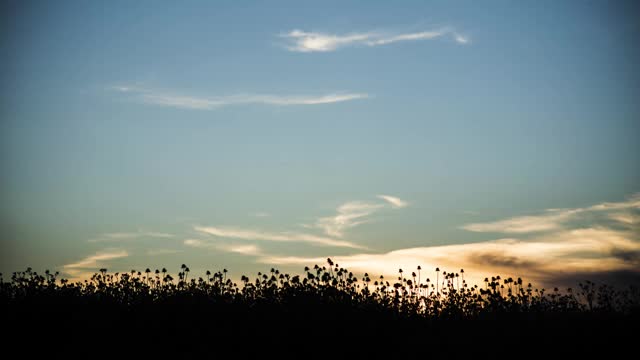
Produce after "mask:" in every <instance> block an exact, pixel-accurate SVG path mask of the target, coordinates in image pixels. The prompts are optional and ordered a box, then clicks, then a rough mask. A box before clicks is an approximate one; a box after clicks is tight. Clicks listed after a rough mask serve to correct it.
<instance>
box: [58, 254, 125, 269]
mask: <svg viewBox="0 0 640 360" xmlns="http://www.w3.org/2000/svg"><path fill="white" fill-rule="evenodd" d="M127 256H129V253H127V251H126V250H102V251H99V252H97V253H95V254H94V255H90V256H87V257H86V258H84V259H82V260H80V261H78V262H75V263H71V264H67V265H64V268H65V269H78V268H81V269H90V268H97V267H99V266H101V264H102V263H103V262H105V261H109V260H113V259H119V258H123V257H127Z"/></svg>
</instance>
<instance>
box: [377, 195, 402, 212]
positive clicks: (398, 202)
mask: <svg viewBox="0 0 640 360" xmlns="http://www.w3.org/2000/svg"><path fill="white" fill-rule="evenodd" d="M378 198H380V199H382V200H384V201H386V202H388V203H389V204H391V207H393V208H394V209H400V208H403V207H407V206H409V203H408V202H406V201H404V200H402V199H400V198H397V197H395V196H391V195H378Z"/></svg>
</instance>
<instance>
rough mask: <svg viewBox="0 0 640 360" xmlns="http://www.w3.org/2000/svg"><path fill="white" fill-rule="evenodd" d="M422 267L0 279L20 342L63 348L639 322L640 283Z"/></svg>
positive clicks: (490, 338)
mask: <svg viewBox="0 0 640 360" xmlns="http://www.w3.org/2000/svg"><path fill="white" fill-rule="evenodd" d="M421 270H422V269H421V268H420V267H418V268H417V269H415V271H409V272H410V273H411V274H410V276H407V273H409V272H404V271H402V269H400V270H399V272H398V278H397V279H396V280H395V281H389V279H385V278H384V277H382V276H380V277H375V278H374V277H373V276H370V275H369V274H364V275H363V276H361V277H358V276H356V275H354V274H353V273H351V272H349V271H348V270H347V269H344V268H341V267H339V266H338V264H334V263H333V262H332V261H331V260H330V259H328V264H327V265H325V266H319V265H316V266H314V267H313V268H305V270H304V273H303V275H290V274H285V273H281V272H280V271H279V270H277V269H271V271H270V272H268V273H264V274H263V273H258V276H257V278H254V279H250V278H249V277H247V276H242V277H241V281H240V283H235V282H233V281H232V280H231V279H230V278H229V276H228V273H227V270H226V269H225V270H223V271H218V272H215V273H212V272H210V271H207V272H206V274H205V275H204V276H203V277H194V276H192V274H191V273H190V270H189V268H188V267H187V266H186V265H182V267H181V270H180V272H179V273H178V275H177V279H174V278H173V277H172V276H171V275H170V274H169V273H168V272H167V271H166V269H162V270H155V271H152V270H151V269H146V270H145V271H141V272H139V271H136V270H132V271H131V272H127V273H109V272H108V271H107V270H106V269H101V270H100V271H99V272H98V273H96V274H95V275H93V276H92V277H91V279H89V280H86V281H82V282H75V283H73V282H69V281H67V280H65V279H61V278H59V276H58V274H57V273H56V274H54V273H51V272H49V271H47V272H45V273H44V274H38V273H36V272H34V271H32V269H27V270H26V271H24V272H17V273H14V274H13V275H12V276H11V279H10V280H9V281H5V280H4V279H0V305H1V306H2V309H3V311H2V316H3V318H4V319H5V322H4V324H5V325H3V327H5V330H9V332H8V333H9V334H13V335H10V338H11V336H14V338H11V340H12V341H20V340H21V339H22V337H21V335H19V334H24V333H27V334H28V333H32V332H33V331H34V330H37V331H39V332H42V333H43V334H47V335H46V337H43V338H40V341H41V342H42V343H47V344H53V345H49V346H51V351H52V352H63V351H62V350H63V349H64V348H65V347H64V344H65V343H66V344H74V341H76V342H79V343H77V344H76V346H85V345H86V346H88V348H89V349H92V348H93V346H99V347H102V348H104V347H105V346H106V344H109V349H113V348H112V346H121V345H123V344H128V345H131V344H136V346H138V345H139V346H142V347H141V348H139V349H138V350H141V349H142V350H144V351H143V352H153V351H159V352H162V353H167V352H180V353H189V352H197V353H205V354H209V355H211V354H221V353H219V352H218V351H222V350H221V349H223V348H224V346H222V347H220V348H218V345H219V344H221V343H228V344H242V343H246V345H247V346H245V347H241V348H240V350H242V351H244V352H247V353H249V352H251V351H256V353H264V352H265V351H266V350H267V349H269V350H275V349H279V348H281V347H283V346H285V347H286V345H287V344H290V345H291V344H297V345H305V346H306V348H307V349H316V348H317V349H325V348H341V347H345V346H346V347H347V348H349V349H352V350H355V349H360V350H359V351H366V350H372V349H376V348H377V347H380V348H378V350H377V351H375V352H374V353H375V354H381V353H382V351H385V352H386V351H391V352H394V351H401V350H408V349H413V347H416V348H417V349H418V348H421V347H422V346H427V347H428V348H429V349H430V351H432V352H433V353H435V352H438V351H441V350H444V349H446V348H447V346H460V345H469V346H479V347H482V346H494V345H491V344H495V343H496V342H498V343H503V344H528V343H535V344H537V345H540V344H547V345H549V346H551V345H553V344H555V345H553V346H557V345H558V343H556V341H558V340H559V339H562V341H561V343H560V344H563V343H564V344H574V343H576V342H578V341H580V342H586V343H589V342H597V344H600V345H603V344H614V343H615V344H617V347H612V348H613V349H621V347H620V346H622V348H623V347H624V345H625V344H627V345H630V344H631V342H630V341H629V342H627V343H625V341H624V339H627V337H631V336H632V335H631V334H634V333H637V332H636V331H637V330H638V325H637V324H638V321H637V320H638V319H639V318H640V317H639V313H640V311H639V309H640V292H639V290H638V289H637V288H633V287H628V288H626V289H615V288H613V287H610V286H607V285H596V284H594V283H593V282H589V281H587V282H585V283H582V284H579V285H578V287H577V288H576V289H575V290H574V289H563V290H562V291H561V290H560V289H558V288H554V289H551V290H549V291H547V290H546V289H536V288H534V287H533V286H532V285H531V284H527V283H525V282H523V281H522V279H513V278H506V279H503V278H501V277H500V276H494V277H491V278H487V279H485V281H484V283H483V284H480V285H470V284H467V282H466V281H465V279H464V271H463V270H460V271H459V272H446V271H439V270H440V269H438V271H437V275H438V276H437V279H436V281H435V283H434V282H433V281H432V280H431V279H422V278H421V273H420V271H421ZM416 272H417V274H416ZM621 341H622V342H621ZM96 342H97V343H98V345H96ZM215 344H218V345H215ZM251 344H253V345H251ZM593 344H594V343H590V346H593ZM128 345H127V346H128ZM56 346H58V347H56ZM407 347H408V348H407ZM317 349H316V351H317ZM394 349H395V350H394ZM54 350H55V351H54ZM58 350H60V351H58ZM224 351H226V350H224ZM609 351H611V349H609Z"/></svg>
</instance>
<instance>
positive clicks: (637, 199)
mask: <svg viewBox="0 0 640 360" xmlns="http://www.w3.org/2000/svg"><path fill="white" fill-rule="evenodd" d="M627 209H640V194H635V195H633V196H631V197H630V198H629V199H628V200H626V201H620V202H605V203H601V204H597V205H593V206H589V207H586V208H575V209H548V210H546V212H545V213H544V214H541V215H532V216H518V217H512V218H509V219H505V220H499V221H494V222H486V223H472V224H467V225H464V226H462V228H463V229H465V230H468V231H475V232H496V233H506V234H519V233H522V234H524V233H534V232H542V231H553V230H558V229H561V228H562V227H563V226H565V225H566V223H567V222H569V221H571V220H574V219H576V217H578V216H580V215H582V214H585V213H595V212H610V211H621V210H627ZM613 216H615V215H613Z"/></svg>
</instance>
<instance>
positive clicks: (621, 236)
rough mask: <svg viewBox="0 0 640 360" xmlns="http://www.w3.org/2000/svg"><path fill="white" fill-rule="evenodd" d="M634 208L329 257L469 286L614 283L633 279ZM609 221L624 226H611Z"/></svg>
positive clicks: (603, 207) (639, 243) (507, 223)
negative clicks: (461, 274) (491, 236)
mask: <svg viewBox="0 0 640 360" xmlns="http://www.w3.org/2000/svg"><path fill="white" fill-rule="evenodd" d="M639 208H640V203H638V195H634V196H632V197H630V198H629V199H627V200H626V201H621V202H608V203H602V204H597V205H593V206H589V207H584V208H574V209H551V210H547V211H546V213H545V214H544V215H539V216H521V217H517V218H511V219H507V220H503V221H498V222H493V223H487V224H489V225H487V224H483V225H487V226H484V227H479V226H474V227H473V228H472V229H473V230H472V231H480V230H481V231H498V232H510V233H512V234H514V236H516V237H511V238H503V239H498V240H490V241H484V242H475V243H467V244H455V245H445V246H430V247H414V248H407V249H398V250H394V251H390V252H385V253H360V254H352V255H347V256H330V257H331V259H333V260H334V262H337V263H339V264H340V265H341V266H344V267H347V268H349V269H350V270H352V271H357V272H369V273H374V274H379V273H382V274H384V275H385V276H387V275H397V271H398V268H402V269H405V271H408V270H409V271H413V269H415V268H416V267H417V266H418V265H420V266H422V268H423V269H425V270H424V271H423V278H424V277H432V276H433V277H435V272H434V269H435V268H436V267H440V269H442V270H443V271H448V272H449V271H458V270H459V269H460V268H464V270H465V278H466V279H468V280H469V281H470V282H471V283H472V284H473V283H475V284H481V283H482V280H483V279H484V277H486V276H492V275H502V276H505V275H506V276H512V277H523V278H526V279H527V281H535V282H540V283H543V284H548V285H559V284H562V285H568V286H573V285H575V282H576V281H584V280H586V279H590V278H593V277H595V278H600V279H606V280H607V281H615V280H616V278H615V276H618V275H620V274H625V275H630V276H631V279H635V280H634V281H638V280H640V232H638V229H637V227H636V225H634V222H635V221H636V220H637V218H638V217H637V209H639ZM582 215H584V217H582ZM514 219H515V220H514ZM612 219H613V220H614V221H617V222H618V223H619V224H621V225H624V226H618V224H616V223H613V224H612V222H611V220H612ZM573 220H580V221H573ZM529 233H532V235H531V234H529ZM518 236H522V238H518ZM326 257H327V256H326V255H325V256H322V257H299V256H278V255H272V254H271V255H267V254H265V255H263V256H260V257H259V258H258V261H259V262H261V263H269V264H276V265H301V266H302V265H310V264H314V263H317V264H321V263H324V262H325V259H326Z"/></svg>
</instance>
